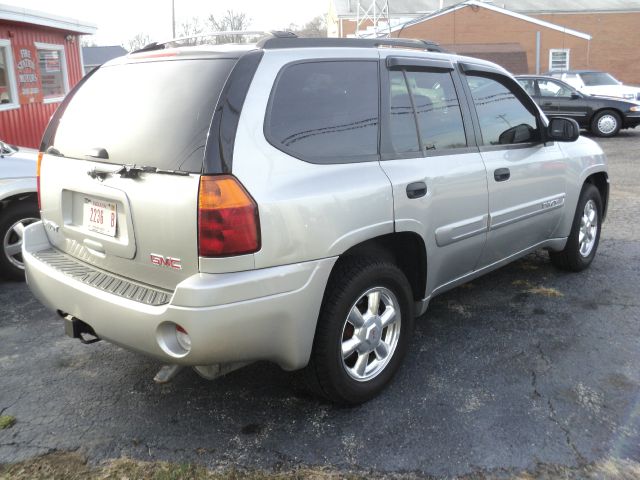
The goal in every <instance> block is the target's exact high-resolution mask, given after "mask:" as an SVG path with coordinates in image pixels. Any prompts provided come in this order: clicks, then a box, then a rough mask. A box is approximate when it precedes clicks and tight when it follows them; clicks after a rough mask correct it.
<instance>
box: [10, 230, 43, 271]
mask: <svg viewBox="0 0 640 480" xmlns="http://www.w3.org/2000/svg"><path fill="white" fill-rule="evenodd" d="M38 220H39V219H38V218H31V217H29V218H23V219H21V220H18V221H17V222H15V223H14V224H13V225H11V226H10V227H9V229H8V230H7V231H6V232H5V234H4V238H3V239H2V251H3V252H4V255H5V257H6V258H7V260H9V263H11V264H12V265H14V266H15V267H16V268H19V269H20V270H24V263H23V261H22V237H23V235H24V229H25V227H26V226H27V225H30V224H32V223H33V222H37V221H38Z"/></svg>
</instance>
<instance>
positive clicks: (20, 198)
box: [0, 140, 40, 280]
mask: <svg viewBox="0 0 640 480" xmlns="http://www.w3.org/2000/svg"><path fill="white" fill-rule="evenodd" d="M37 158H38V152H37V151H36V150H32V149H30V148H22V147H20V148H18V147H15V146H13V145H9V144H7V143H5V142H3V141H1V140H0V275H1V276H2V277H4V278H7V279H12V280H22V279H24V264H23V261H22V234H23V232H24V228H25V227H26V226H27V225H29V224H30V223H33V222H36V221H38V220H39V219H40V213H39V211H38V200H37V193H36V162H37Z"/></svg>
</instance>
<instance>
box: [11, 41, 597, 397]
mask: <svg viewBox="0 0 640 480" xmlns="http://www.w3.org/2000/svg"><path fill="white" fill-rule="evenodd" d="M170 46H171V44H159V45H151V46H150V47H148V48H146V49H144V50H143V51H139V52H137V53H133V54H131V55H128V56H126V57H123V58H121V59H117V60H114V61H111V62H109V63H107V64H106V65H104V66H102V67H101V68H99V69H97V70H96V71H94V73H92V74H91V75H89V76H87V77H85V79H84V80H83V81H82V82H81V84H80V85H79V86H78V87H77V88H75V89H74V91H73V92H72V93H71V94H70V95H68V97H67V98H66V99H65V101H64V103H63V104H62V105H61V107H60V108H59V109H58V111H57V112H56V114H55V115H54V117H53V118H52V120H51V123H50V125H49V127H48V129H47V131H46V133H45V136H44V139H43V142H42V147H41V152H42V153H41V154H40V158H41V160H40V165H39V182H40V191H39V196H40V209H41V214H42V222H39V223H36V224H34V225H31V226H29V227H28V228H27V229H26V234H25V239H24V246H23V252H24V253H23V256H24V260H25V263H26V272H27V280H28V282H29V286H30V287H31V289H32V290H33V292H34V294H35V295H36V296H37V297H38V298H39V299H40V300H41V301H42V302H43V303H44V304H45V305H47V306H49V307H50V308H51V309H54V310H56V311H57V312H58V313H59V314H60V316H61V317H63V318H64V321H65V325H66V331H67V333H68V334H69V335H70V336H72V337H76V338H80V339H82V340H83V341H95V340H97V339H105V340H108V341H110V342H113V343H115V344H117V345H120V346H122V347H124V348H127V349H131V350H135V351H138V352H141V353H143V354H146V355H150V356H152V357H155V358H157V359H159V360H161V361H162V362H164V363H166V364H168V365H167V367H166V370H165V371H164V375H160V377H161V378H160V379H161V380H162V379H164V380H166V379H168V378H170V377H171V376H172V375H173V374H174V373H175V372H176V371H177V369H178V367H176V366H194V367H195V368H196V370H197V371H198V372H199V373H201V374H202V375H203V376H206V377H209V378H213V377H215V376H216V375H219V374H220V373H223V372H226V371H229V370H231V369H233V368H236V367H237V366H240V365H244V364H246V363H248V362H252V361H256V360H268V361H271V362H275V363H277V364H278V365H280V366H281V367H282V368H283V369H285V370H298V369H303V368H304V369H305V371H306V373H307V377H308V378H309V380H310V381H309V384H310V385H311V386H312V387H313V388H314V389H315V390H316V391H317V392H318V393H319V394H321V395H324V396H325V397H327V398H328V399H330V400H332V401H335V402H341V403H358V402H363V401H366V400H368V399H370V398H372V397H373V396H374V395H375V394H377V393H378V392H379V391H380V390H381V389H382V388H383V387H384V386H385V385H386V384H387V383H388V382H389V381H390V380H391V378H392V377H393V375H394V374H395V372H396V371H397V370H398V368H399V366H400V364H401V362H402V359H403V357H404V356H405V353H406V351H407V347H408V345H409V341H410V339H411V332H412V329H413V326H414V318H416V317H417V316H420V315H422V314H423V313H424V312H425V310H426V308H427V304H428V303H429V300H430V299H431V298H433V297H434V296H435V295H437V294H439V293H442V292H444V291H446V290H449V289H451V288H454V287H455V286H457V285H460V284H462V283H464V282H468V281H469V280H471V279H473V278H475V277H478V276H480V275H482V274H484V273H487V272H489V271H491V270H494V269H496V268H498V267H500V266H502V265H504V264H506V263H508V262H510V261H512V260H514V259H516V258H518V257H521V256H523V255H525V254H527V253H529V252H532V251H534V250H536V249H540V248H545V249H548V250H549V251H550V256H551V260H552V261H553V262H554V263H555V264H556V265H558V266H560V267H562V268H565V269H569V270H574V271H579V270H582V269H584V268H586V267H588V266H589V264H590V263H591V261H592V260H593V258H594V256H595V253H596V249H597V247H598V240H599V236H600V228H601V225H602V221H603V219H604V216H605V212H606V208H607V199H608V177H607V166H606V161H605V157H604V155H603V153H602V151H601V150H600V148H599V147H598V146H597V145H596V144H595V143H594V142H593V141H591V140H589V139H586V138H580V137H579V133H578V125H577V124H576V123H575V121H573V120H568V119H562V118H554V119H552V120H551V121H548V120H547V118H546V117H545V116H544V114H543V113H542V112H541V111H540V110H539V109H538V107H537V106H536V104H535V103H534V102H533V100H531V98H530V97H529V96H528V95H527V94H526V93H525V92H524V90H523V89H522V88H521V87H520V85H519V84H518V83H517V82H516V81H515V80H514V79H513V77H512V76H511V75H509V74H508V73H507V72H506V71H505V70H503V69H502V68H500V67H498V66H496V65H494V64H491V63H488V62H485V61H481V60H477V59H472V58H465V57H459V56H455V55H448V54H445V53H438V52H433V51H430V50H436V48H435V47H433V45H429V44H424V43H422V42H418V41H415V42H412V41H406V40H355V39H353V40H351V39H350V40H342V39H301V38H293V37H289V36H280V35H276V36H273V37H270V38H267V39H263V40H261V41H260V42H258V43H257V44H254V45H251V46H247V45H218V46H191V47H174V48H169V47H170ZM160 373H162V371H161V372H160Z"/></svg>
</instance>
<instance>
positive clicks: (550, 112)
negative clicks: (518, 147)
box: [516, 75, 640, 137]
mask: <svg viewBox="0 0 640 480" xmlns="http://www.w3.org/2000/svg"><path fill="white" fill-rule="evenodd" d="M516 78H517V80H518V82H519V83H520V85H522V87H523V88H524V89H525V90H526V91H527V93H528V94H529V95H531V97H533V99H534V100H535V101H536V103H537V104H538V105H540V108H542V111H543V112H544V113H545V114H546V115H547V116H548V117H568V118H573V119H574V120H576V121H577V122H578V124H579V125H580V126H581V127H582V128H585V129H588V130H591V132H592V133H593V134H594V135H597V136H599V137H613V136H615V135H617V134H618V132H619V131H620V129H621V128H635V127H636V126H638V125H640V103H638V102H632V101H625V100H621V99H617V98H609V97H596V96H593V95H587V94H584V93H581V92H579V91H578V90H576V89H575V88H573V87H572V86H571V85H569V84H567V83H565V82H563V81H561V80H557V79H555V78H551V77H545V76H539V75H538V76H535V75H520V76H517V77H516Z"/></svg>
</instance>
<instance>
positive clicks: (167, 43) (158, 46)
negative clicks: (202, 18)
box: [131, 30, 297, 53]
mask: <svg viewBox="0 0 640 480" xmlns="http://www.w3.org/2000/svg"><path fill="white" fill-rule="evenodd" d="M223 36H234V37H241V36H245V37H246V36H251V37H258V36H259V37H261V38H262V40H264V39H265V38H297V35H296V34H295V33H293V32H287V31H280V30H273V31H271V32H267V31H264V30H225V31H222V32H210V33H202V34H198V35H191V36H189V37H179V38H172V39H170V40H164V41H162V42H152V43H150V44H148V45H145V46H144V47H142V48H140V49H138V50H134V51H133V52H131V53H138V52H147V51H151V50H162V49H164V48H169V47H172V46H180V45H181V44H186V45H194V44H196V43H195V41H194V40H196V39H199V38H207V37H223ZM202 43H205V44H206V43H207V42H202ZM202 43H199V44H202ZM229 43H233V42H229Z"/></svg>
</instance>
